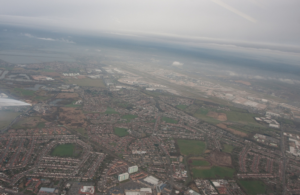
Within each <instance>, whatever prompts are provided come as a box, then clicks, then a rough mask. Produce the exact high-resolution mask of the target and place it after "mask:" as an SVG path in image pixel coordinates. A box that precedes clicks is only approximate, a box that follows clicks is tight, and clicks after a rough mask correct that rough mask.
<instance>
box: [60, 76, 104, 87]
mask: <svg viewBox="0 0 300 195" xmlns="http://www.w3.org/2000/svg"><path fill="white" fill-rule="evenodd" d="M66 84H69V85H70V84H77V85H79V86H81V87H103V88H105V84H104V82H103V80H102V79H90V78H83V79H68V80H67V81H66Z"/></svg>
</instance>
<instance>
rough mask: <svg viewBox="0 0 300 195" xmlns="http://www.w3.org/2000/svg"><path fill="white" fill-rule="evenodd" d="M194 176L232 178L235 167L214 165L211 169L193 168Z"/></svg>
mask: <svg viewBox="0 0 300 195" xmlns="http://www.w3.org/2000/svg"><path fill="white" fill-rule="evenodd" d="M192 173H193V177H194V178H205V179H207V178H232V177H233V174H234V169H231V168H228V167H218V166H213V167H212V168H210V169H196V168H193V169H192Z"/></svg>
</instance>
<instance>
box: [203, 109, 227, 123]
mask: <svg viewBox="0 0 300 195" xmlns="http://www.w3.org/2000/svg"><path fill="white" fill-rule="evenodd" d="M207 116H209V117H212V118H215V119H217V120H219V121H227V116H226V114H225V113H217V112H212V111H209V112H208V113H207Z"/></svg>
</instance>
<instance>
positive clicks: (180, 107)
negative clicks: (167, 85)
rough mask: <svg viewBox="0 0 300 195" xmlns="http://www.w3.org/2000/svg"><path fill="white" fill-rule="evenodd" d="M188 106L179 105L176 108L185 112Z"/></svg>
mask: <svg viewBox="0 0 300 195" xmlns="http://www.w3.org/2000/svg"><path fill="white" fill-rule="evenodd" d="M187 107H188V106H187V105H181V104H180V105H177V106H176V108H178V109H180V110H184V109H186V108H187Z"/></svg>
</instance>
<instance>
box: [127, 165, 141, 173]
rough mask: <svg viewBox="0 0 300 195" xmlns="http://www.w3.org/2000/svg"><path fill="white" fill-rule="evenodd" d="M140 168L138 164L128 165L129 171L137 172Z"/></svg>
mask: <svg viewBox="0 0 300 195" xmlns="http://www.w3.org/2000/svg"><path fill="white" fill-rule="evenodd" d="M138 170H139V168H138V166H132V167H128V173H135V172H137V171H138Z"/></svg>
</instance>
